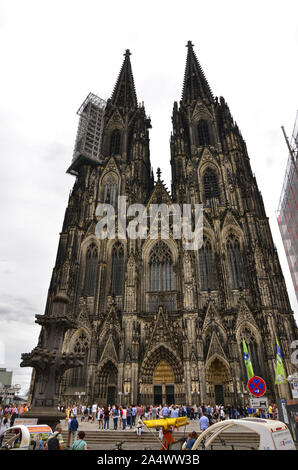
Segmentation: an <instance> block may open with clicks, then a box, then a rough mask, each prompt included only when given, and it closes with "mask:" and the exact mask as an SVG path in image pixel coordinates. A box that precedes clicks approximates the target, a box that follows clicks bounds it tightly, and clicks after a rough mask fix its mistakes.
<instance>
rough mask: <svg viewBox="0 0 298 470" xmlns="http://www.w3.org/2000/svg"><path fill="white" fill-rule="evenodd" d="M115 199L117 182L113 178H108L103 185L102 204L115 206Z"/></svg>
mask: <svg viewBox="0 0 298 470" xmlns="http://www.w3.org/2000/svg"><path fill="white" fill-rule="evenodd" d="M116 197H117V181H116V180H115V178H114V177H113V176H110V177H108V178H107V179H106V180H105V181H104V185H103V202H104V203H106V204H111V205H112V206H114V205H115V201H116Z"/></svg>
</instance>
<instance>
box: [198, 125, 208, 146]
mask: <svg viewBox="0 0 298 470" xmlns="http://www.w3.org/2000/svg"><path fill="white" fill-rule="evenodd" d="M198 142H199V147H203V146H205V145H210V134H209V128H208V123H207V121H205V119H200V121H199V123H198Z"/></svg>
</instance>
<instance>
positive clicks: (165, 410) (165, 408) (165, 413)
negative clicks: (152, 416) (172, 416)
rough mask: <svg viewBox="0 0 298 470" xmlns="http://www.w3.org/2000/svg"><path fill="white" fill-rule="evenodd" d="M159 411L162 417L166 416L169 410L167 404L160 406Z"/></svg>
mask: <svg viewBox="0 0 298 470" xmlns="http://www.w3.org/2000/svg"><path fill="white" fill-rule="evenodd" d="M161 413H162V417H163V418H168V416H169V413H170V410H169V407H168V405H167V404H165V406H164V407H163V408H162V410H161Z"/></svg>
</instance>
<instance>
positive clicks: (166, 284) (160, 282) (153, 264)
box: [149, 241, 175, 292]
mask: <svg viewBox="0 0 298 470" xmlns="http://www.w3.org/2000/svg"><path fill="white" fill-rule="evenodd" d="M174 289H175V282H174V264H173V258H172V253H171V250H170V249H169V247H168V245H167V244H166V243H164V242H163V241H161V242H159V243H157V244H156V245H154V247H153V248H152V250H151V252H150V258H149V290H150V291H151V292H160V291H172V290H174Z"/></svg>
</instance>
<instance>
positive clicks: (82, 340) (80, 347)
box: [68, 332, 89, 387]
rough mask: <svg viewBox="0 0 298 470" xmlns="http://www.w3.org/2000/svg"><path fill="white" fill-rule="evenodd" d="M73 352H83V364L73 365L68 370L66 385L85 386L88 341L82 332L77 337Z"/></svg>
mask: <svg viewBox="0 0 298 470" xmlns="http://www.w3.org/2000/svg"><path fill="white" fill-rule="evenodd" d="M73 352H75V353H84V354H85V356H84V364H83V366H79V367H74V368H73V369H71V370H70V371H69V376H68V385H69V386H70V387H85V386H86V379H87V366H88V352H89V342H88V338H87V336H86V335H85V333H84V332H82V333H81V334H80V336H79V337H78V338H77V340H76V342H75V345H74V348H73Z"/></svg>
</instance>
